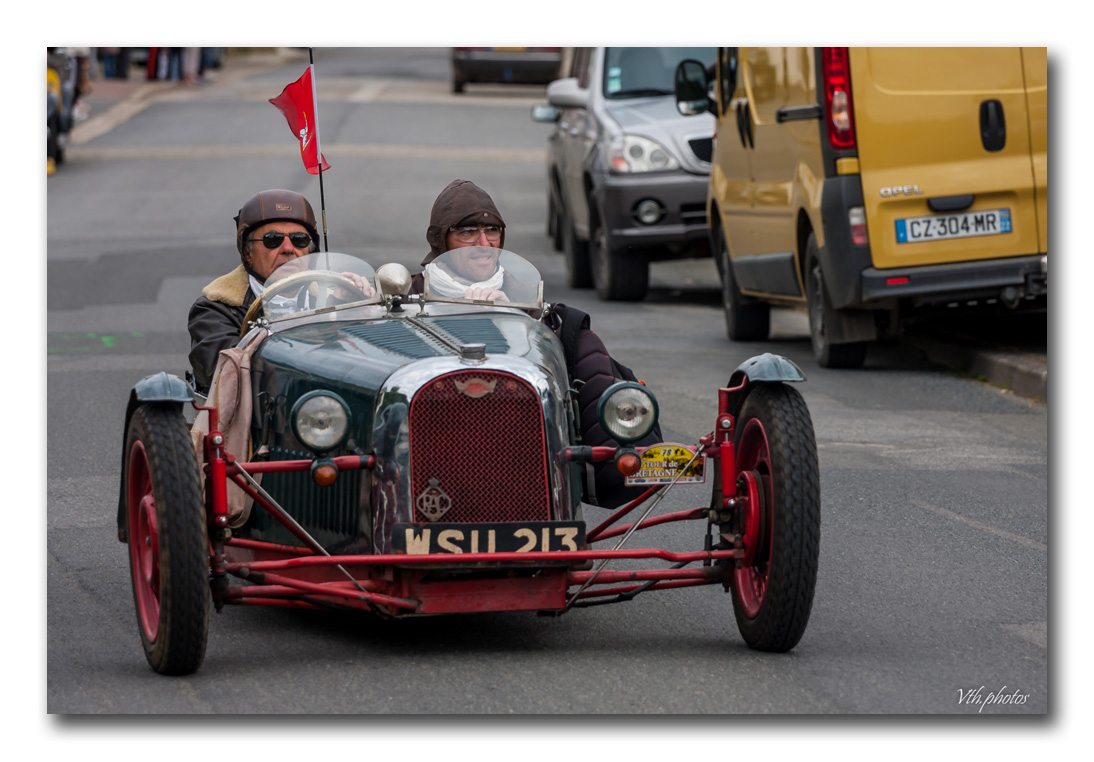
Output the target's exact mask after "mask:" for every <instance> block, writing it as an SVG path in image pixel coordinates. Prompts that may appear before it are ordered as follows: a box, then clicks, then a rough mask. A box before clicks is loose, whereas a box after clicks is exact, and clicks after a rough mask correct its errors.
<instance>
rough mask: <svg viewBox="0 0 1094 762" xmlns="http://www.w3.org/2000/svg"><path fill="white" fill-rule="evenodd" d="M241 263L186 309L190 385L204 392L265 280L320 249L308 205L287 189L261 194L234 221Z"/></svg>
mask: <svg viewBox="0 0 1094 762" xmlns="http://www.w3.org/2000/svg"><path fill="white" fill-rule="evenodd" d="M235 223H236V249H238V250H239V258H240V265H239V266H238V267H236V268H235V269H234V270H232V271H231V272H230V273H227V274H225V275H222V276H220V277H219V278H217V279H216V280H214V281H213V282H212V283H210V284H209V285H207V286H206V287H205V288H204V289H202V291H201V296H200V297H198V299H197V301H195V302H194V305H193V306H192V307H191V308H190V317H189V323H188V324H189V329H190V365H191V367H192V368H193V369H194V385H195V386H196V387H197V390H198V391H199V392H201V393H202V394H205V393H206V392H207V391H208V390H209V382H210V381H211V380H212V378H213V371H215V370H216V366H217V358H218V356H219V355H220V352H221V350H224V349H228V348H230V347H233V346H235V345H236V344H237V343H239V333H240V329H241V328H242V327H243V318H244V316H245V315H246V314H247V308H248V307H250V306H251V303H252V302H253V301H254V300H255V299H256V298H257V297H258V296H259V295H260V294H261V293H262V291H263V288H264V284H265V282H266V278H268V277H269V275H270V273H272V272H273V271H274V270H276V269H277V268H278V267H280V266H281V265H283V264H285V263H286V262H288V261H290V260H292V259H295V258H297V257H301V256H304V255H305V254H308V253H311V252H313V251H318V250H319V230H318V229H317V228H316V225H315V212H314V211H313V210H312V207H311V204H309V203H308V200H307V199H306V198H304V197H303V196H302V195H300V194H299V193H296V192H295V191H290V190H276V189H275V190H264V191H262V192H260V193H256V194H255V195H254V196H252V197H251V199H250V200H248V201H247V203H245V204H244V205H243V208H241V209H240V210H239V213H238V214H237V215H236V217H235Z"/></svg>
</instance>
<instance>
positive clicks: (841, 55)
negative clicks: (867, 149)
mask: <svg viewBox="0 0 1094 762" xmlns="http://www.w3.org/2000/svg"><path fill="white" fill-rule="evenodd" d="M821 75H822V77H823V79H824V115H825V118H826V119H827V120H828V142H829V143H830V144H831V146H832V148H835V149H837V150H840V151H844V150H848V149H852V150H853V149H854V148H855V121H854V118H853V112H854V109H853V108H852V106H851V66H850V64H849V62H848V57H847V48H821Z"/></svg>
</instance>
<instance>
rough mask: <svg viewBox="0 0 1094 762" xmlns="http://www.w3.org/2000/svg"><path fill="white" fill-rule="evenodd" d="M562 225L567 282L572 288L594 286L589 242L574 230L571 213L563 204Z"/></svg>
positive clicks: (560, 223)
mask: <svg viewBox="0 0 1094 762" xmlns="http://www.w3.org/2000/svg"><path fill="white" fill-rule="evenodd" d="M558 224H559V225H560V226H561V227H562V254H563V256H564V258H565V259H566V283H567V284H568V285H569V286H570V288H592V285H593V274H592V271H591V270H590V268H589V244H588V242H587V241H582V240H581V239H580V238H578V237H577V233H576V232H574V224H573V222H571V221H570V215H569V213H568V212H567V211H566V207H565V205H562V208H561V210H560V215H559V223H558Z"/></svg>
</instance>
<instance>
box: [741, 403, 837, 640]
mask: <svg viewBox="0 0 1094 762" xmlns="http://www.w3.org/2000/svg"><path fill="white" fill-rule="evenodd" d="M734 444H735V448H736V459H737V491H738V502H739V504H740V506H741V507H739V508H738V511H737V518H736V520H737V526H736V528H735V529H736V532H737V533H738V534H740V535H741V537H742V538H743V543H744V550H745V554H746V555H745V558H744V559H743V560H740V561H738V562H737V564H736V567H735V568H734V569H733V573H732V582H731V586H730V587H731V591H732V596H733V613H734V616H735V618H736V620H737V627H738V629H739V630H740V632H741V636H742V637H743V638H744V640H745V642H746V643H748V645H749V646H751V647H752V648H755V649H758V650H761V651H789V650H790V649H791V648H793V647H794V646H795V645H797V643H798V641H799V640H801V637H802V635H803V634H804V632H805V627H806V625H807V624H808V622H809V614H810V611H811V610H812V607H813V591H814V589H815V588H816V583H817V560H818V555H819V550H820V478H819V467H818V465H817V445H816V439H815V435H814V432H813V423H812V420H811V418H810V416H809V409H808V408H807V407H806V405H805V400H804V399H802V396H801V394H799V393H798V391H797V390H795V389H793V388H791V387H789V386H786V385H785V384H763V385H760V386H757V387H756V388H755V389H753V390H752V392H751V393H750V394H749V395H748V397H747V399H746V400H745V403H744V405H743V407H742V408H741V413H740V415H739V416H738V418H737V423H736V432H735V436H734ZM742 498H743V499H742Z"/></svg>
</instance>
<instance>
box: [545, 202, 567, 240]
mask: <svg viewBox="0 0 1094 762" xmlns="http://www.w3.org/2000/svg"><path fill="white" fill-rule="evenodd" d="M560 206H561V205H560V204H559V203H558V200H557V198H556V196H555V190H554V188H549V189H548V190H547V237H548V238H550V239H551V247H552V248H553V249H554V250H555V251H562V249H563V246H564V244H563V241H562V215H561V214H560V213H559V207H560Z"/></svg>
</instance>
